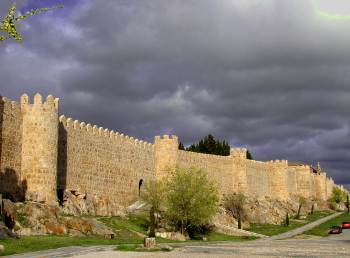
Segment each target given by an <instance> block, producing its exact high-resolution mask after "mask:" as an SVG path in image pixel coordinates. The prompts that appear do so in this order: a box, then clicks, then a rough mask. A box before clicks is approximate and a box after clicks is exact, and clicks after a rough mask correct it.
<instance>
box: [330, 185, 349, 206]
mask: <svg viewBox="0 0 350 258" xmlns="http://www.w3.org/2000/svg"><path fill="white" fill-rule="evenodd" d="M345 198H346V193H345V192H343V191H342V190H341V189H340V188H339V187H333V189H332V195H331V198H330V201H331V202H335V203H337V204H339V203H341V202H344V201H345Z"/></svg>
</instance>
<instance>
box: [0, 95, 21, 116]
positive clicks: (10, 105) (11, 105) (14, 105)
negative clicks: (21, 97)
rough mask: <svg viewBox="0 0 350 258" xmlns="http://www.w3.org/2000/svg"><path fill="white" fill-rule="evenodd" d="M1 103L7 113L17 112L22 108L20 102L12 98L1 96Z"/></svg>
mask: <svg viewBox="0 0 350 258" xmlns="http://www.w3.org/2000/svg"><path fill="white" fill-rule="evenodd" d="M0 105H1V106H2V107H3V109H4V110H5V111H6V112H7V113H11V112H17V111H19V110H20V105H19V103H18V102H16V101H13V100H10V99H8V98H6V97H2V98H1V101H0Z"/></svg>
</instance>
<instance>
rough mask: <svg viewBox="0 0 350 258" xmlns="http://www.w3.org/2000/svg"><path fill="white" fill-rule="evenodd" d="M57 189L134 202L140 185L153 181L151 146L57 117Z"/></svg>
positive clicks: (121, 135) (123, 203) (152, 147)
mask: <svg viewBox="0 0 350 258" xmlns="http://www.w3.org/2000/svg"><path fill="white" fill-rule="evenodd" d="M58 160H59V171H58V175H59V180H58V183H59V188H60V189H69V190H76V191H79V192H80V193H89V194H93V195H98V196H103V197H108V198H109V199H110V200H114V201H115V202H117V203H118V204H120V205H127V204H130V203H131V202H132V201H135V200H136V199H137V197H138V193H139V183H140V180H142V182H144V181H145V182H147V181H148V180H150V179H151V178H153V177H154V146H153V145H152V144H150V143H146V142H144V141H140V140H137V139H134V138H132V137H128V136H125V135H123V134H119V133H116V132H114V131H109V130H108V129H103V128H102V127H97V126H91V125H90V124H85V123H84V122H79V121H77V120H75V121H73V120H72V119H70V118H68V119H66V118H65V117H64V116H61V117H60V136H59V155H58Z"/></svg>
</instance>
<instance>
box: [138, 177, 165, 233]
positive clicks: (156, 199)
mask: <svg viewBox="0 0 350 258" xmlns="http://www.w3.org/2000/svg"><path fill="white" fill-rule="evenodd" d="M165 193H166V191H165V184H164V182H163V181H159V180H150V181H149V182H148V183H147V184H146V186H145V187H144V191H142V193H141V200H143V201H144V202H145V203H146V204H148V205H149V206H150V211H149V212H150V213H149V215H150V233H149V236H150V237H154V236H155V228H157V227H158V220H157V218H158V216H157V215H159V214H160V212H161V208H162V205H163V204H164V199H165Z"/></svg>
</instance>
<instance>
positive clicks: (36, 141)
mask: <svg viewBox="0 0 350 258" xmlns="http://www.w3.org/2000/svg"><path fill="white" fill-rule="evenodd" d="M21 112H22V118H23V129H22V130H23V131H22V163H21V170H22V180H24V182H25V184H26V194H25V195H26V200H31V201H37V202H45V203H49V204H54V203H56V202H57V192H56V188H57V141H58V140H57V139H58V99H54V98H53V97H52V96H51V95H49V96H48V97H47V99H46V101H45V102H43V101H42V97H41V95H40V94H36V95H35V97H34V104H30V103H29V98H28V95H26V94H24V95H23V96H22V97H21Z"/></svg>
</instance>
